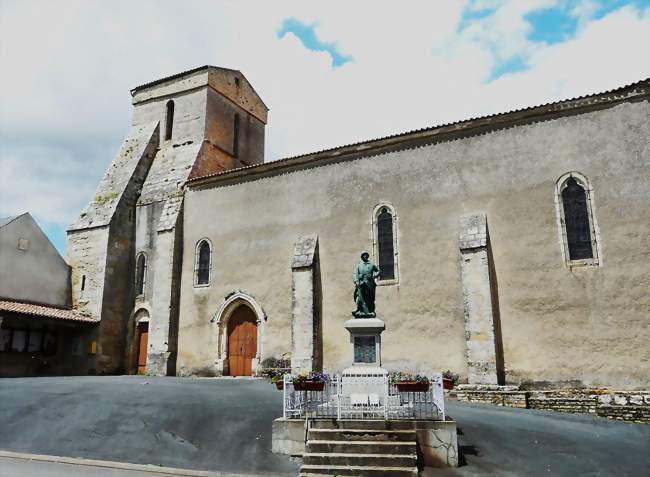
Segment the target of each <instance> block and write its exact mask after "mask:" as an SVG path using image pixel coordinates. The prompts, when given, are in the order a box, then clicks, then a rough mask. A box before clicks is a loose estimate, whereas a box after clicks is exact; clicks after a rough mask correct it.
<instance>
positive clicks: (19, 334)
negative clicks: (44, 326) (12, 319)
mask: <svg viewBox="0 0 650 477" xmlns="http://www.w3.org/2000/svg"><path fill="white" fill-rule="evenodd" d="M26 344H27V332H26V331H25V330H14V332H13V336H12V339H11V351H16V352H19V353H22V352H23V351H25V345H26Z"/></svg>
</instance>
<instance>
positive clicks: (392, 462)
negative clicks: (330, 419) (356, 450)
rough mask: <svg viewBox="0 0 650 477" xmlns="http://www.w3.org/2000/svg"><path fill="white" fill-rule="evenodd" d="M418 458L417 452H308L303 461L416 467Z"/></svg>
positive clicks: (323, 463) (324, 463)
mask: <svg viewBox="0 0 650 477" xmlns="http://www.w3.org/2000/svg"><path fill="white" fill-rule="evenodd" d="M417 460H418V458H417V455H416V454H345V453H321V454H317V453H314V454H310V453H307V454H303V456H302V463H303V464H309V465H338V466H346V465H347V466H350V465H352V466H364V465H365V466H375V467H415V466H416V465H417Z"/></svg>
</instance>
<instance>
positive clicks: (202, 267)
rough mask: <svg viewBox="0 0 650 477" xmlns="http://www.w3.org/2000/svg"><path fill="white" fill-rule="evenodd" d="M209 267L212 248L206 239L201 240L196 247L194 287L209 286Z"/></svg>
mask: <svg viewBox="0 0 650 477" xmlns="http://www.w3.org/2000/svg"><path fill="white" fill-rule="evenodd" d="M211 267H212V247H211V245H210V242H209V241H208V240H207V239H203V240H201V241H200V242H199V243H198V245H197V247H196V270H195V271H196V282H195V284H196V285H208V284H210V269H211Z"/></svg>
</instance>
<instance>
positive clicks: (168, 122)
mask: <svg viewBox="0 0 650 477" xmlns="http://www.w3.org/2000/svg"><path fill="white" fill-rule="evenodd" d="M173 127H174V102H173V101H172V100H171V99H170V100H169V101H167V114H166V116H165V141H168V140H169V139H171V138H172V128H173Z"/></svg>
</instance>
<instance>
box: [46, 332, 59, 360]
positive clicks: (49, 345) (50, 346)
mask: <svg viewBox="0 0 650 477" xmlns="http://www.w3.org/2000/svg"><path fill="white" fill-rule="evenodd" d="M57 341H58V340H57V336H56V334H55V333H53V332H47V333H45V335H44V336H43V353H44V354H47V355H53V354H56V350H57Z"/></svg>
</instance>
